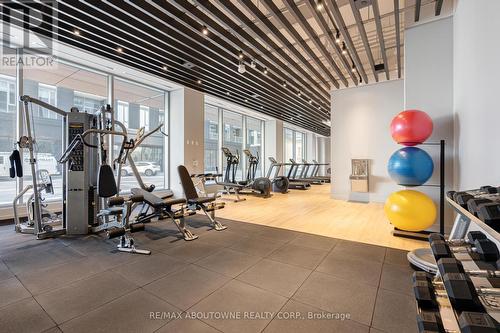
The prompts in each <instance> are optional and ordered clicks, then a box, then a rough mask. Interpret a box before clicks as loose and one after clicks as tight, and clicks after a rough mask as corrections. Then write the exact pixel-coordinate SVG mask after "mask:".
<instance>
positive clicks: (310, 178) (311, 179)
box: [299, 159, 326, 185]
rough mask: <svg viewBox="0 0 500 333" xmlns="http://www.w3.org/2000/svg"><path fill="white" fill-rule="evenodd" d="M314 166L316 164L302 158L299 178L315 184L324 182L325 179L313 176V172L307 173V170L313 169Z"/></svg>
mask: <svg viewBox="0 0 500 333" xmlns="http://www.w3.org/2000/svg"><path fill="white" fill-rule="evenodd" d="M311 167H312V168H311ZM315 167H316V166H315V165H314V164H311V163H309V162H307V161H306V160H305V159H302V171H301V172H300V177H299V179H301V180H304V181H309V182H311V183H312V184H316V185H322V184H325V183H326V181H325V179H324V178H322V177H315V176H314V173H313V172H311V173H309V170H311V171H314V168H315Z"/></svg>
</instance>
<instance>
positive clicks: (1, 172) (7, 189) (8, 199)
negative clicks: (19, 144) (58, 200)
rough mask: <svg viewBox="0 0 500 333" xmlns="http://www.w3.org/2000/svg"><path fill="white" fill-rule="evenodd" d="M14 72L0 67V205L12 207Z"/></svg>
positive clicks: (14, 186) (13, 186)
mask: <svg viewBox="0 0 500 333" xmlns="http://www.w3.org/2000/svg"><path fill="white" fill-rule="evenodd" d="M16 104H17V95H16V71H15V70H14V69H10V68H5V67H2V66H0V117H1V119H2V121H0V205H12V200H13V199H14V197H15V195H16V180H15V179H12V178H10V177H9V168H10V161H9V155H10V154H11V153H12V149H13V148H14V143H15V142H16V141H17V140H18V139H19V138H16V127H17V123H16Z"/></svg>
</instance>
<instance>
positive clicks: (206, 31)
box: [201, 25, 208, 36]
mask: <svg viewBox="0 0 500 333" xmlns="http://www.w3.org/2000/svg"><path fill="white" fill-rule="evenodd" d="M201 32H202V33H203V34H204V35H205V36H206V35H208V28H207V27H206V26H205V25H204V26H203V28H202V29H201Z"/></svg>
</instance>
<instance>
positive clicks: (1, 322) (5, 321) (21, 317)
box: [0, 297, 56, 333]
mask: <svg viewBox="0 0 500 333" xmlns="http://www.w3.org/2000/svg"><path fill="white" fill-rule="evenodd" d="M55 326H56V323H54V321H53V320H52V319H50V317H49V316H48V315H47V313H45V311H43V309H42V308H41V307H40V305H38V303H37V302H36V301H35V300H34V299H33V298H31V297H30V298H27V299H25V300H22V301H19V302H16V303H13V304H11V305H8V306H6V307H3V308H1V309H0V330H1V331H2V332H16V333H18V332H19V333H22V332H26V333H34V332H43V331H45V330H48V329H50V328H52V327H55Z"/></svg>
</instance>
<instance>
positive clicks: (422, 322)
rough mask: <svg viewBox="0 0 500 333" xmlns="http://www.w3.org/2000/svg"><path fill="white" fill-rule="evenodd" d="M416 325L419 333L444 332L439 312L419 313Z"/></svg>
mask: <svg viewBox="0 0 500 333" xmlns="http://www.w3.org/2000/svg"><path fill="white" fill-rule="evenodd" d="M417 325H418V331H419V332H420V333H424V332H425V333H427V332H445V330H444V327H443V322H442V321H441V316H440V315H439V311H420V313H419V314H418V315H417Z"/></svg>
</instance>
